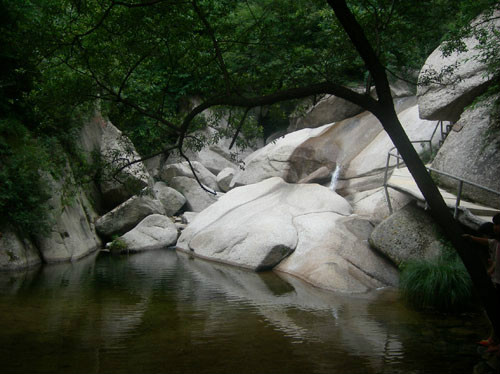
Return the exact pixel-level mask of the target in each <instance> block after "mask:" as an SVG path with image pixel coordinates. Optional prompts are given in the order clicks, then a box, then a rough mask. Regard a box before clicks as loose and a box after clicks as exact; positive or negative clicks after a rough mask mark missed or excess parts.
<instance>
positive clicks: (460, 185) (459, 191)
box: [384, 126, 500, 219]
mask: <svg viewBox="0 0 500 374" xmlns="http://www.w3.org/2000/svg"><path fill="white" fill-rule="evenodd" d="M436 128H437V126H436ZM434 131H435V130H434ZM433 136H434V133H433ZM431 139H432V137H431ZM412 143H429V144H430V148H431V154H432V143H431V140H416V141H412ZM394 150H396V153H392V152H393V151H394ZM391 157H396V168H397V169H399V168H400V165H401V164H403V165H404V161H402V160H403V158H402V157H401V156H400V154H399V152H398V151H397V149H396V147H393V148H391V149H390V150H389V152H388V153H387V162H386V165H385V172H384V190H385V196H386V200H387V206H388V208H389V212H390V213H391V214H392V212H393V209H392V204H391V200H390V198H389V191H388V185H387V181H388V180H389V178H388V176H389V169H390V167H391V166H390V161H391ZM400 160H401V161H400ZM426 169H427V170H428V171H429V172H433V173H437V174H440V175H444V176H445V177H448V178H451V179H455V180H457V181H458V188H457V198H456V200H455V208H454V212H453V217H454V218H455V219H456V218H457V216H458V208H459V206H460V202H461V200H462V191H463V185H464V184H468V185H471V186H473V187H476V188H479V189H481V190H484V191H487V192H490V193H493V194H495V195H498V196H500V191H495V190H492V189H491V188H488V187H485V186H482V185H480V184H477V183H475V182H471V181H468V180H466V179H463V178H461V177H457V176H455V175H452V174H449V173H446V172H444V171H441V170H437V169H433V168H431V167H429V166H426ZM424 198H425V197H424Z"/></svg>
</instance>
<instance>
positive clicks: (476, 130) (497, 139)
mask: <svg viewBox="0 0 500 374" xmlns="http://www.w3.org/2000/svg"><path fill="white" fill-rule="evenodd" d="M494 102H495V98H490V99H489V100H486V101H484V102H482V103H481V104H478V105H476V106H474V107H473V108H470V109H468V110H466V111H465V112H464V113H463V115H462V117H461V118H460V120H459V121H458V122H457V123H456V124H455V126H454V127H453V128H454V129H455V130H456V131H451V132H450V134H449V135H448V137H447V138H446V141H445V142H444V144H443V146H442V147H441V148H440V150H439V152H438V154H437V155H436V157H435V159H434V161H433V162H432V167H433V168H434V169H437V170H440V171H443V172H445V173H448V174H451V175H454V176H456V177H459V178H463V179H464V180H466V181H470V182H473V183H476V184H479V185H481V186H484V187H487V188H490V189H492V190H494V191H498V192H500V178H499V177H498V176H499V175H500V132H499V131H498V116H497V115H496V114H495V113H496V110H495V109H494V108H493V103H494ZM437 178H438V179H437V180H438V184H439V185H440V186H442V187H445V188H447V189H449V190H452V191H455V192H456V191H458V181H457V180H455V179H451V178H447V177H445V176H443V175H439V174H437ZM462 192H463V193H464V196H466V197H467V198H468V199H470V200H473V201H477V202H479V203H482V204H484V205H487V206H493V207H496V208H500V196H499V195H497V194H492V193H489V192H487V191H485V190H482V189H479V188H476V187H473V186H471V185H468V184H466V183H465V184H464V186H463V191H462Z"/></svg>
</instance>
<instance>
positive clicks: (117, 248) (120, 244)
mask: <svg viewBox="0 0 500 374" xmlns="http://www.w3.org/2000/svg"><path fill="white" fill-rule="evenodd" d="M109 250H110V251H111V252H112V253H121V252H125V251H126V250H127V243H125V241H124V240H123V239H121V238H120V237H115V238H113V241H112V242H111V244H110V245H109Z"/></svg>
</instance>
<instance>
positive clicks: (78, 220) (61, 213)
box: [35, 167, 102, 263]
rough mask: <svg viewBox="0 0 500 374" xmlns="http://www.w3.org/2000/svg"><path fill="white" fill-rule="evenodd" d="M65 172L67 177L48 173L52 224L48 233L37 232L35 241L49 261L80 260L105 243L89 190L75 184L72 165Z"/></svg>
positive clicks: (44, 258) (45, 260)
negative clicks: (85, 191) (58, 176)
mask: <svg viewBox="0 0 500 374" xmlns="http://www.w3.org/2000/svg"><path fill="white" fill-rule="evenodd" d="M65 175H66V177H65V178H66V180H65V179H64V178H63V179H60V180H56V179H54V178H53V177H52V176H51V175H48V174H47V175H45V178H46V179H47V182H48V183H49V185H50V189H51V195H52V196H51V198H50V199H49V201H48V205H49V209H50V222H51V224H52V225H51V228H50V232H49V233H48V234H46V235H36V237H35V244H36V246H37V248H38V250H39V251H40V253H41V255H42V258H43V261H44V262H47V263H50V262H61V261H73V260H76V259H79V258H81V257H84V256H86V255H88V254H89V253H91V252H93V251H95V250H97V249H98V248H100V247H101V244H102V243H101V240H100V238H99V237H98V235H97V233H96V228H95V226H94V221H95V220H96V219H97V213H96V212H95V211H94V210H93V207H92V204H91V203H90V202H89V201H88V199H87V197H86V195H85V193H84V192H83V191H81V190H80V189H79V188H78V187H76V186H75V181H74V180H73V178H72V173H71V170H70V168H69V167H66V169H65ZM68 183H69V185H70V186H72V187H71V188H70V190H68ZM71 189H72V190H71Z"/></svg>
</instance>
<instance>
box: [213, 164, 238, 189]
mask: <svg viewBox="0 0 500 374" xmlns="http://www.w3.org/2000/svg"><path fill="white" fill-rule="evenodd" d="M235 173H236V170H235V169H233V168H225V169H222V170H221V172H220V173H219V174H217V185H218V186H219V189H220V190H221V191H223V192H227V191H229V190H230V189H231V181H232V180H233V177H234V174H235Z"/></svg>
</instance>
